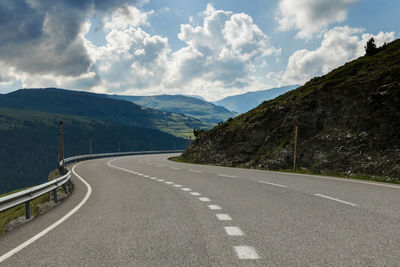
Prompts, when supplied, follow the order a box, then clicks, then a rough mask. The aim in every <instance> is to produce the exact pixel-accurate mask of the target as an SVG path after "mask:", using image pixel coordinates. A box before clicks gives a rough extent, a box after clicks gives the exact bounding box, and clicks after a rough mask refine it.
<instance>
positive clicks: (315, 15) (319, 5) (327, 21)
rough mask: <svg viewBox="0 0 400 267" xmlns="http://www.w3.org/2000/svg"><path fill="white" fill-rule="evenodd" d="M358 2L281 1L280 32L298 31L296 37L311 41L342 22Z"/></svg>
mask: <svg viewBox="0 0 400 267" xmlns="http://www.w3.org/2000/svg"><path fill="white" fill-rule="evenodd" d="M355 2H357V0H335V1H332V0H280V1H279V5H278V10H277V16H276V20H277V21H278V23H279V28H280V30H283V31H287V30H291V29H296V30H298V33H297V35H296V37H298V38H303V39H311V38H312V37H313V35H314V34H316V33H319V32H321V31H322V30H325V29H326V28H327V27H328V26H329V25H331V24H333V23H337V22H342V21H344V20H345V19H346V17H347V10H348V8H349V7H350V5H351V4H353V3H355Z"/></svg>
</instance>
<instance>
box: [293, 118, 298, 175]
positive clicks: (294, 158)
mask: <svg viewBox="0 0 400 267" xmlns="http://www.w3.org/2000/svg"><path fill="white" fill-rule="evenodd" d="M298 131H299V125H298V124H297V122H296V132H295V135H294V155H293V172H295V171H296V152H297V151H296V150H297V133H298Z"/></svg>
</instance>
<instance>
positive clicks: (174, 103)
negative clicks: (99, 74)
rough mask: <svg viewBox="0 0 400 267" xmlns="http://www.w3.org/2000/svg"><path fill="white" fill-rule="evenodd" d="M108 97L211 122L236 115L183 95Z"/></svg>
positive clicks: (209, 103) (222, 108)
mask: <svg viewBox="0 0 400 267" xmlns="http://www.w3.org/2000/svg"><path fill="white" fill-rule="evenodd" d="M109 97H111V98H114V99H122V100H127V101H131V102H133V103H135V104H137V105H141V106H145V107H148V108H153V109H157V110H161V111H168V112H172V113H178V114H183V115H186V116H190V117H193V118H196V119H199V120H202V121H205V122H208V123H213V124H216V123H219V122H221V121H226V120H227V119H229V118H231V117H235V116H236V115H237V114H236V113H235V112H232V111H230V110H227V109H226V108H224V107H222V106H218V105H215V104H213V103H211V102H208V101H205V100H203V99H200V98H195V97H192V96H185V95H167V94H163V95H153V96H127V95H109Z"/></svg>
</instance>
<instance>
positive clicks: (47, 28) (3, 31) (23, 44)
mask: <svg viewBox="0 0 400 267" xmlns="http://www.w3.org/2000/svg"><path fill="white" fill-rule="evenodd" d="M132 2H133V1H129V0H126V1H122V0H120V1H107V0H93V1H91V0H40V1H39V0H3V1H1V2H0V18H1V19H0V20H1V23H0V61H2V62H3V64H7V65H8V66H9V68H14V69H15V70H16V71H17V72H21V73H24V74H26V75H27V74H31V75H50V74H51V75H55V76H63V77H79V76H81V75H83V74H85V73H88V72H89V70H90V67H91V63H92V62H91V60H90V58H89V56H88V54H87V51H86V50H85V47H84V39H83V38H82V36H81V34H80V33H81V31H82V25H83V22H84V21H85V20H86V19H87V17H88V14H90V13H93V12H106V11H109V10H114V9H115V8H116V7H120V6H121V5H122V4H123V3H132Z"/></svg>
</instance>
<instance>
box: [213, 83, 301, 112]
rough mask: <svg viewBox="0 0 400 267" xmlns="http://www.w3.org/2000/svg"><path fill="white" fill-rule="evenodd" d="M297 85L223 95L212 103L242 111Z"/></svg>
mask: <svg viewBox="0 0 400 267" xmlns="http://www.w3.org/2000/svg"><path fill="white" fill-rule="evenodd" d="M297 87H299V86H298V85H290V86H285V87H279V88H271V89H267V90H262V91H256V92H247V93H244V94H241V95H234V96H228V97H225V98H224V99H221V100H218V101H216V102H214V104H216V105H220V106H223V107H225V108H227V109H229V110H232V111H234V112H237V113H244V112H247V111H249V110H251V109H253V108H255V107H257V106H258V105H260V104H261V103H262V102H263V101H267V100H271V99H274V98H275V97H277V96H280V95H282V94H284V93H286V92H288V91H290V90H293V89H295V88H297Z"/></svg>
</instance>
